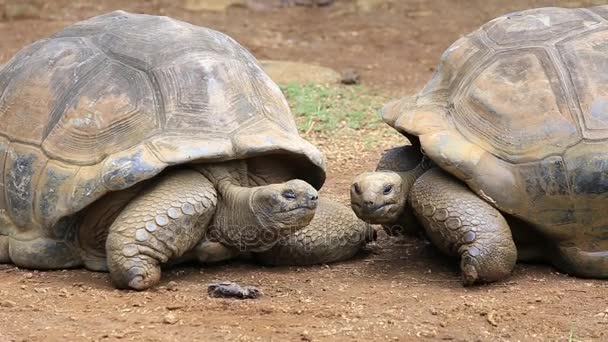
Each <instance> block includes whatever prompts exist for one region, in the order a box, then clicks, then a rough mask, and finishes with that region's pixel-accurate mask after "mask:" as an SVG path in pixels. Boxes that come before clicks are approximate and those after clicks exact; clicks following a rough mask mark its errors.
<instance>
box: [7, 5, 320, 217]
mask: <svg viewBox="0 0 608 342" xmlns="http://www.w3.org/2000/svg"><path fill="white" fill-rule="evenodd" d="M0 94H1V98H0V165H2V166H3V168H2V169H0V175H2V178H3V181H2V182H0V218H3V219H4V220H7V219H8V220H10V221H11V222H12V223H13V224H14V225H16V226H18V227H26V226H30V225H43V226H47V227H49V226H52V225H53V224H54V223H55V222H57V220H59V219H60V218H62V217H67V216H69V215H71V214H73V213H75V212H77V211H79V210H81V209H82V208H84V207H85V206H87V205H88V204H90V203H92V202H93V201H95V200H97V199H98V198H100V197H101V196H103V195H104V194H106V193H107V192H109V191H116V190H121V189H125V188H128V187H130V186H132V185H134V184H136V183H138V182H141V181H143V180H145V179H149V178H151V177H154V176H155V175H157V174H158V173H159V172H161V171H163V169H165V168H166V167H168V166H172V165H178V164H184V163H189V162H194V161H196V162H216V161H226V160H232V159H244V158H250V157H254V156H260V155H282V156H284V160H285V163H284V164H285V167H289V168H290V170H293V172H294V174H293V177H294V178H301V179H304V180H306V181H308V182H310V183H311V184H312V185H314V186H315V187H317V188H319V187H321V185H322V183H323V181H324V177H325V174H324V169H323V158H322V155H321V153H320V152H319V151H318V150H317V149H316V148H315V147H314V146H312V145H311V144H310V143H308V142H306V141H305V140H303V139H302V138H301V137H300V136H299V135H298V132H297V128H296V125H295V122H294V119H293V116H292V114H291V112H290V110H289V107H288V105H287V103H286V100H285V98H284V96H283V95H282V93H281V91H280V89H279V88H278V87H277V85H276V84H275V83H273V82H272V81H271V80H270V79H269V77H268V76H267V75H266V74H265V73H264V72H263V71H262V69H261V68H260V67H259V65H258V64H257V62H256V60H255V58H254V57H253V56H252V55H251V54H250V53H249V52H247V51H246V50H245V49H244V48H243V47H242V46H240V45H239V44H238V43H236V42H235V41H234V40H232V39H231V38H229V37H228V36H226V35H224V34H222V33H219V32H216V31H213V30H210V29H206V28H202V27H197V26H194V25H190V24H188V23H185V22H181V21H177V20H174V19H171V18H167V17H158V16H151V15H139V14H129V13H126V12H122V11H117V12H112V13H109V14H105V15H101V16H98V17H94V18H92V19H89V20H86V21H82V22H79V23H76V24H74V25H72V26H69V27H67V28H66V29H64V30H63V31H61V32H59V33H57V34H55V35H53V36H51V37H50V38H48V39H43V40H40V41H37V42H34V43H33V44H31V45H29V46H27V47H26V48H24V49H23V50H21V51H20V52H19V53H18V54H17V55H16V56H14V57H13V58H12V59H11V60H10V61H9V62H8V63H7V64H6V65H5V66H4V67H3V68H2V70H0ZM0 180H1V179H0ZM0 221H1V220H0Z"/></svg>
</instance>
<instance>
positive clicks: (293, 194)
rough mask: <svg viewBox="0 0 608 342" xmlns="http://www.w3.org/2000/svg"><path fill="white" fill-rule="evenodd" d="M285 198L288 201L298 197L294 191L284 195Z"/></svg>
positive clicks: (286, 192)
mask: <svg viewBox="0 0 608 342" xmlns="http://www.w3.org/2000/svg"><path fill="white" fill-rule="evenodd" d="M283 197H285V198H287V199H288V200H294V199H296V197H297V196H296V193H295V192H293V190H287V191H285V192H284V193H283Z"/></svg>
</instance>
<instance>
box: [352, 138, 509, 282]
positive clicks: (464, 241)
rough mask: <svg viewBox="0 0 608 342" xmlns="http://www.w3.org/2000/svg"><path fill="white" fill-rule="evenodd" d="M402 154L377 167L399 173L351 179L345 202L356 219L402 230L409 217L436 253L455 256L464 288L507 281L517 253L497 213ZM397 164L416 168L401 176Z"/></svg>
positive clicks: (417, 157)
mask: <svg viewBox="0 0 608 342" xmlns="http://www.w3.org/2000/svg"><path fill="white" fill-rule="evenodd" d="M407 152H408V151H407V150H402V151H401V152H393V153H391V154H389V155H388V156H386V157H384V158H383V160H382V161H381V165H383V168H385V167H387V166H388V167H391V166H392V167H393V168H397V169H399V171H400V172H391V171H382V172H368V173H364V174H361V175H359V176H358V177H357V178H356V179H355V180H354V182H353V186H352V188H351V203H352V208H353V210H354V211H355V213H356V214H357V216H358V217H359V218H361V219H363V220H365V221H367V222H370V223H380V224H383V225H385V226H402V225H403V224H407V223H408V222H407V220H410V221H411V219H412V218H411V215H412V214H411V213H413V214H414V215H415V217H416V219H417V221H418V222H420V223H422V225H423V227H424V230H425V232H426V234H427V236H428V237H429V238H430V239H431V241H433V243H434V244H435V245H436V246H437V247H438V248H439V249H440V250H442V251H443V252H444V253H446V254H448V255H455V256H459V257H460V261H461V269H462V277H463V284H464V285H472V284H474V283H481V282H492V281H496V280H499V279H502V278H504V277H506V276H508V275H509V274H510V273H511V271H512V269H513V267H514V265H515V262H516V259H517V250H516V248H515V244H514V242H513V238H512V236H511V230H510V228H509V226H508V224H507V222H506V220H505V219H504V217H503V216H502V214H501V213H500V212H498V210H497V209H495V208H494V207H492V206H491V205H490V204H489V203H487V202H485V201H484V200H482V199H481V198H479V197H478V196H477V195H475V194H474V193H473V192H472V191H471V190H470V189H468V188H467V187H466V186H465V185H463V184H462V183H461V182H460V181H458V180H456V179H455V178H453V177H452V176H449V175H448V174H447V173H445V172H444V171H442V170H441V169H439V168H436V167H434V165H433V164H432V162H430V161H429V160H428V159H426V158H423V156H422V154H420V153H419V151H417V150H416V149H409V152H410V153H407ZM391 158H411V160H408V161H407V162H405V163H404V162H402V161H394V160H391ZM400 163H401V165H417V166H416V167H414V168H413V169H412V170H409V171H402V170H401V169H400V168H401V166H399V165H400ZM388 189H390V191H387V190H388ZM406 219H407V220H406ZM404 230H405V231H410V230H411V229H408V228H407V227H406V228H404Z"/></svg>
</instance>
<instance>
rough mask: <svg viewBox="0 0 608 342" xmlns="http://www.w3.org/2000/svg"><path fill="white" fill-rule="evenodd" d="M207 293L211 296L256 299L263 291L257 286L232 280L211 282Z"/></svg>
mask: <svg viewBox="0 0 608 342" xmlns="http://www.w3.org/2000/svg"><path fill="white" fill-rule="evenodd" d="M207 293H209V295H210V296H211V297H221V298H238V299H255V298H258V297H259V296H261V295H262V291H260V289H258V288H257V287H255V286H241V285H239V284H237V283H233V282H230V281H226V282H220V283H214V284H209V286H208V287H207Z"/></svg>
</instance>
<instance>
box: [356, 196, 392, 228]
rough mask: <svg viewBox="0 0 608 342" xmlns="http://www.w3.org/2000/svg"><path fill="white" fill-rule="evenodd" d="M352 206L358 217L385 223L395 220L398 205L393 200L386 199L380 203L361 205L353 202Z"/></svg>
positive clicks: (372, 221) (371, 221)
mask: <svg viewBox="0 0 608 342" xmlns="http://www.w3.org/2000/svg"><path fill="white" fill-rule="evenodd" d="M352 206H353V207H354V208H353V209H354V210H355V213H356V214H357V216H359V218H361V219H363V220H365V221H368V222H370V223H386V222H392V221H394V220H395V218H396V216H397V214H398V212H399V205H398V204H397V203H396V202H394V201H388V202H384V203H380V204H376V205H374V204H372V205H361V204H359V203H356V202H353V203H352Z"/></svg>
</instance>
